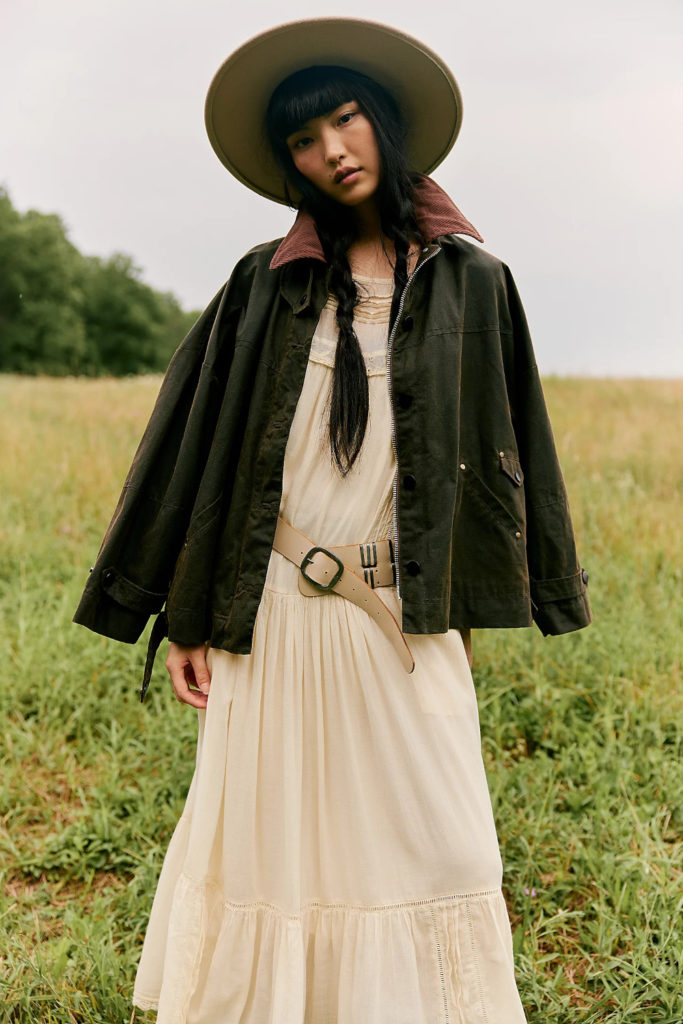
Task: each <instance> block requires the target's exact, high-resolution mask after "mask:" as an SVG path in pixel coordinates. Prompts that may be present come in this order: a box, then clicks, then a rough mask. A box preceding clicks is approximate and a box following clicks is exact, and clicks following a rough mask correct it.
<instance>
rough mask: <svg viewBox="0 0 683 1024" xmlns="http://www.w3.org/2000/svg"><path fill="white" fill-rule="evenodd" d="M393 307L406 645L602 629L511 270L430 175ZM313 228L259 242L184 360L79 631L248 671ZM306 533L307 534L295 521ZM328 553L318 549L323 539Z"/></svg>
mask: <svg viewBox="0 0 683 1024" xmlns="http://www.w3.org/2000/svg"><path fill="white" fill-rule="evenodd" d="M416 205H417V212H418V222H419V224H420V227H421V229H422V231H423V235H424V237H425V239H427V240H428V242H429V244H428V245H426V246H425V249H424V250H423V251H422V253H421V255H420V259H419V262H418V265H417V269H416V270H415V272H414V274H413V275H412V277H411V280H410V282H409V284H408V286H407V287H406V289H405V290H404V292H403V293H402V294H400V295H399V294H398V291H397V294H396V296H395V300H394V307H393V313H394V314H395V315H394V316H393V328H392V332H391V335H390V339H389V352H388V360H387V384H388V386H389V389H390V395H391V405H392V413H393V422H394V437H393V439H392V440H393V441H394V443H395V449H396V451H397V465H398V469H397V476H396V480H395V485H394V508H395V518H394V523H395V527H397V530H395V536H394V551H395V556H396V563H397V586H398V589H399V594H400V597H401V598H402V615H403V621H402V628H403V630H404V632H406V633H443V632H446V631H447V630H448V629H450V628H463V629H464V628H484V627H499V626H528V625H531V623H532V621H535V622H536V624H537V625H538V627H539V628H540V629H541V631H542V633H543V634H544V635H547V634H557V633H566V632H569V631H571V630H575V629H580V628H581V627H583V626H586V625H588V623H589V622H590V621H591V618H592V616H591V611H590V605H589V601H588V596H587V593H586V583H587V573H586V572H585V570H583V569H582V568H581V566H580V564H579V561H578V559H577V554H576V549H575V543H574V536H573V530H572V523H571V519H570V514H569V508H568V504H567V495H566V491H565V486H564V483H563V479H562V474H561V471H560V466H559V463H558V458H557V454H556V450H555V444H554V441H553V435H552V431H551V426H550V422H549V420H548V415H547V412H546V406H545V402H544V398H543V393H542V390H541V383H540V379H539V374H538V370H537V367H536V362H535V359H534V353H533V350H532V345H531V340H530V337H529V331H528V329H527V323H526V319H525V316H524V311H523V309H522V304H521V302H520V299H519V295H518V293H517V289H516V287H515V284H514V281H513V279H512V276H511V274H510V271H509V269H508V268H507V266H506V265H505V264H504V263H502V262H501V261H500V260H498V259H496V258H495V257H494V256H492V255H490V254H489V253H488V252H486V251H485V250H484V249H482V248H480V247H479V246H477V245H475V244H473V243H472V242H470V241H466V240H465V239H463V238H461V237H459V235H460V234H462V233H467V234H470V235H472V236H474V237H475V238H480V236H479V235H478V233H477V232H476V230H475V229H474V228H473V227H472V225H471V224H469V222H468V221H466V220H465V218H464V217H463V216H462V214H461V213H460V211H459V210H457V208H456V207H455V206H454V205H453V204H452V203H451V201H450V199H448V197H447V196H446V194H445V193H444V192H443V191H442V190H441V189H440V188H439V187H438V186H437V185H436V184H435V183H434V182H433V181H432V180H431V179H429V178H423V179H421V183H420V185H419V188H418V191H417V204H416ZM328 270H329V268H328V266H327V264H326V262H325V258H324V255H323V252H322V248H321V246H320V242H319V240H318V236H317V232H316V231H315V225H314V223H313V222H312V221H311V220H310V218H307V217H306V216H305V215H301V214H300V215H299V217H298V218H297V220H296V222H295V224H294V227H293V228H292V231H291V232H290V233H289V235H288V236H287V237H286V238H285V239H278V240H277V241H274V242H269V243H266V244H264V245H259V246H257V247H256V248H254V249H252V250H251V251H250V252H248V253H247V254H246V255H245V256H244V257H243V258H242V259H241V260H240V261H239V263H238V264H237V266H236V267H235V270H234V271H233V273H232V275H231V277H230V279H229V281H228V282H227V283H226V284H225V285H224V286H223V287H222V288H221V289H220V291H219V292H218V294H217V295H216V296H215V298H214V299H213V301H212V302H211V303H210V305H209V306H208V308H207V309H206V310H205V311H204V313H203V314H202V315H201V316H200V318H199V319H198V321H197V322H196V324H195V325H194V326H193V327H192V329H191V330H190V332H189V334H188V335H187V337H186V338H185V339H184V340H183V342H182V343H181V344H180V346H179V348H178V350H177V351H176V353H175V355H174V356H173V358H172V360H171V363H170V365H169V368H168V370H167V372H166V375H165V377H164V380H163V383H162V385H161V389H160V391H159V395H158V398H157V401H156V404H155V406H154V410H153V412H152V415H151V418H150V420H149V423H148V425H147V428H146V430H145V432H144V435H143V437H142V440H141V442H140V445H139V447H138V450H137V452H136V454H135V457H134V460H133V463H132V466H131V468H130V471H129V473H128V476H127V478H126V481H125V484H124V488H123V492H122V494H121V497H120V499H119V502H118V505H117V507H116V510H115V512H114V515H113V518H112V520H111V523H110V524H109V527H108V529H107V531H106V534H105V537H104V540H103V542H102V545H101V548H100V551H99V554H98V556H97V559H96V561H95V565H94V566H93V568H92V569H91V572H90V576H89V578H88V580H87V584H86V587H85V590H84V592H83V595H82V598H81V600H80V603H79V605H78V609H77V611H76V614H75V616H74V621H76V622H79V623H82V624H83V625H85V626H87V627H88V628H90V629H93V630H95V631H96V632H98V633H103V634H105V635H106V636H110V637H113V638H115V639H117V640H123V641H126V642H131V643H132V642H135V641H136V640H137V639H138V637H139V636H140V634H141V632H142V630H143V628H144V626H145V624H146V623H147V620H148V618H149V616H150V614H152V613H154V612H160V611H161V610H162V608H164V605H165V608H164V611H163V613H162V614H161V616H160V617H159V619H158V620H157V623H156V624H155V631H154V636H153V640H152V644H151V647H152V648H153V649H152V650H151V652H150V658H149V659H148V666H147V669H148V672H147V677H148V676H149V670H150V669H151V659H152V658H153V654H154V650H155V649H156V646H157V645H158V642H159V640H160V639H161V636H163V635H164V634H165V633H167V634H168V636H169V638H170V639H171V640H173V641H175V642H177V643H179V644H183V645H198V644H201V643H205V642H207V641H209V642H210V644H211V646H213V647H218V648H222V649H223V650H227V651H232V652H234V653H236V654H248V653H250V651H251V647H252V638H253V631H254V622H255V618H256V612H257V610H258V606H259V602H260V600H261V594H262V591H263V586H264V582H265V577H266V571H267V568H268V561H269V558H270V552H271V548H272V543H273V537H274V533H275V528H276V524H277V517H278V513H279V508H280V500H281V495H282V468H283V461H284V455H285V446H286V443H287V437H288V434H289V429H290V425H291V423H292V419H293V416H294V411H295V408H296V405H297V400H298V397H299V394H300V392H301V388H302V385H303V380H304V374H305V371H306V366H307V362H308V353H309V348H310V344H311V339H312V337H313V332H314V330H315V327H316V324H317V322H318V317H319V315H320V312H321V310H322V308H323V306H324V304H325V302H326V300H327V297H328V286H327V280H328ZM294 525H296V524H294ZM312 540H313V541H314V543H321V542H322V543H324V540H325V538H324V537H316V538H312Z"/></svg>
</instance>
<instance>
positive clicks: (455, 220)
mask: <svg viewBox="0 0 683 1024" xmlns="http://www.w3.org/2000/svg"><path fill="white" fill-rule="evenodd" d="M415 214H416V217H417V223H418V226H419V228H420V231H421V232H422V235H423V237H424V239H425V241H426V242H433V241H434V239H435V238H438V237H439V236H440V235H454V234H460V235H471V236H472V237H473V238H476V239H477V241H478V242H483V241H484V239H483V238H482V237H481V235H480V234H479V232H478V231H477V229H476V228H475V227H474V225H472V224H470V222H469V221H468V220H467V218H466V217H464V216H463V214H462V213H461V212H460V210H459V209H458V207H457V206H456V205H455V203H454V202H453V201H452V199H451V198H450V197H449V196H448V195H447V194H446V192H444V190H443V189H442V188H441V186H440V185H437V183H436V182H435V181H434V180H433V179H432V178H430V177H428V176H427V175H426V174H422V175H420V180H419V181H418V183H417V184H416V185H415ZM301 259H314V260H322V261H323V262H326V260H325V254H324V252H323V247H322V245H321V243H320V238H319V237H318V232H317V230H316V226H315V221H314V219H313V217H312V216H311V214H310V213H299V214H297V218H296V220H295V221H294V224H293V225H292V227H291V228H290V230H289V232H288V233H287V235H285V237H284V238H283V240H282V242H281V243H280V245H279V246H278V248H277V250H276V252H275V255H274V256H273V258H272V260H271V261H270V269H271V270H277V268H278V267H282V266H284V265H285V264H286V263H290V262H291V261H292V260H301Z"/></svg>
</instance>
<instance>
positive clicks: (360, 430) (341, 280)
mask: <svg viewBox="0 0 683 1024" xmlns="http://www.w3.org/2000/svg"><path fill="white" fill-rule="evenodd" d="M318 231H319V235H320V240H321V242H322V244H323V249H324V250H325V254H326V256H327V259H328V262H329V263H330V264H331V268H332V269H331V273H330V291H331V292H332V293H333V294H334V295H335V297H336V299H337V327H338V328H339V336H338V340H337V348H336V355H335V360H334V375H333V378H332V385H331V389H330V390H331V394H330V403H329V404H330V417H329V437H330V448H331V453H332V458H333V460H334V463H335V465H336V466H337V469H338V470H339V472H340V473H341V475H342V476H346V475H347V473H348V472H349V471H350V470H351V467H352V466H353V464H354V462H355V461H356V459H357V457H358V455H359V453H360V450H361V447H362V445H363V439H364V437H365V431H366V427H367V421H368V414H369V409H370V393H369V388H368V376H367V370H366V367H365V360H364V359H363V353H362V352H361V348H360V344H359V343H358V337H357V336H356V332H355V331H354V329H353V312H354V309H355V307H356V304H357V302H358V292H357V289H356V285H355V283H354V280H353V277H352V276H351V268H350V266H349V261H348V258H347V255H346V253H347V250H348V248H349V246H350V245H351V242H352V241H353V235H351V234H350V233H348V232H340V231H332V232H329V233H328V232H327V231H326V230H325V227H324V226H323V224H322V223H321V224H319V226H318Z"/></svg>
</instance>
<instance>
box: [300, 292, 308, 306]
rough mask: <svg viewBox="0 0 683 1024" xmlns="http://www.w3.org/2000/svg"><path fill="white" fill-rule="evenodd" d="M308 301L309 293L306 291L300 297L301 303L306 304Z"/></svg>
mask: <svg viewBox="0 0 683 1024" xmlns="http://www.w3.org/2000/svg"><path fill="white" fill-rule="evenodd" d="M307 302H308V294H307V293H306V292H304V294H303V295H302V296H301V298H300V299H299V305H301V306H305V305H306V303H307Z"/></svg>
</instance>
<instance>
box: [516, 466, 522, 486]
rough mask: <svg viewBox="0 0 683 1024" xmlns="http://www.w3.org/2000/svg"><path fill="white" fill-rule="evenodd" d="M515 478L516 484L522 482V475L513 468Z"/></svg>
mask: <svg viewBox="0 0 683 1024" xmlns="http://www.w3.org/2000/svg"><path fill="white" fill-rule="evenodd" d="M515 480H516V481H517V483H518V484H521V482H522V475H521V473H520V472H519V470H518V469H516V470H515Z"/></svg>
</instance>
